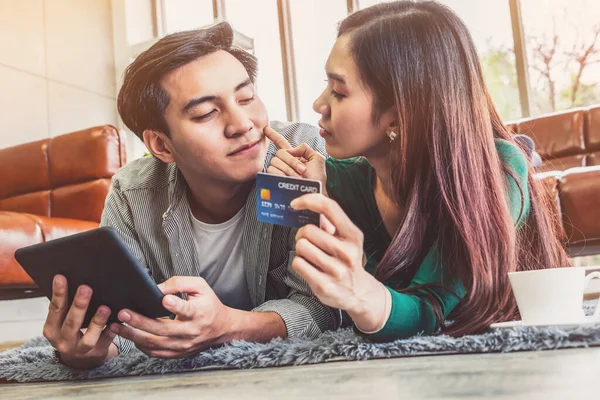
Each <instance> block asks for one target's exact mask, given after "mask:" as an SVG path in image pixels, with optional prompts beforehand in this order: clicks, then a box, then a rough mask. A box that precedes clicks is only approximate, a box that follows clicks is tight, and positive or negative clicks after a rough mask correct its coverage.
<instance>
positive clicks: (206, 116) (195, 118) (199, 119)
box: [192, 110, 217, 121]
mask: <svg viewBox="0 0 600 400" xmlns="http://www.w3.org/2000/svg"><path fill="white" fill-rule="evenodd" d="M216 112H217V110H212V111H211V112H209V113H208V114H204V115H201V116H199V117H194V118H192V120H194V121H204V120H205V119H207V118H208V117H210V116H211V115H213V114H214V113H216Z"/></svg>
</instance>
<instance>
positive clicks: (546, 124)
mask: <svg viewBox="0 0 600 400" xmlns="http://www.w3.org/2000/svg"><path fill="white" fill-rule="evenodd" d="M584 117H585V111H584V110H583V109H576V110H571V111H567V112H563V113H557V114H551V115H546V116H542V117H536V118H529V119H526V120H522V121H521V122H519V126H518V132H519V133H520V134H524V135H527V136H529V137H531V138H532V139H533V140H534V142H535V150H536V151H537V152H538V153H539V154H540V156H542V158H543V159H544V160H546V159H552V158H558V157H565V156H571V155H576V154H582V153H584V152H585V145H584V138H583V129H584Z"/></svg>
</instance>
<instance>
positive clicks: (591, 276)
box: [583, 271, 600, 318]
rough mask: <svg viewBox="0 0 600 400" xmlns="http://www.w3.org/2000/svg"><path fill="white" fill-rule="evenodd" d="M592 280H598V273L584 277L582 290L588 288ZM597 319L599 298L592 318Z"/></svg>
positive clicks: (599, 306) (599, 274)
mask: <svg viewBox="0 0 600 400" xmlns="http://www.w3.org/2000/svg"><path fill="white" fill-rule="evenodd" d="M593 279H600V272H598V271H594V272H591V273H589V274H587V275H586V277H585V281H584V283H583V287H584V290H585V288H587V287H588V285H589V284H590V282H591V281H592V280H593ZM598 317H600V298H598V301H597V302H596V311H594V315H593V316H592V318H598Z"/></svg>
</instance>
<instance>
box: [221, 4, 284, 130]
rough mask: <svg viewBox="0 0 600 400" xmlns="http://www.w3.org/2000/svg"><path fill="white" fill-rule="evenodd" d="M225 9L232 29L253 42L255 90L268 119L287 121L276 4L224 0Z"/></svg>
mask: <svg viewBox="0 0 600 400" xmlns="http://www.w3.org/2000/svg"><path fill="white" fill-rule="evenodd" d="M225 7H226V8H225V12H226V15H227V20H228V22H229V23H230V24H231V26H232V27H233V29H235V30H236V31H237V32H240V33H242V34H244V35H246V36H249V37H250V38H252V39H253V41H254V55H255V56H256V57H257V58H258V80H257V85H256V87H257V90H258V94H259V96H260V98H261V100H262V101H263V102H264V103H265V106H266V107H267V111H268V112H269V118H270V119H271V120H279V121H287V112H286V100H285V89H284V86H283V66H282V58H281V42H280V35H279V19H278V14H277V0H253V1H251V2H250V1H248V0H227V1H226V2H225ZM257 21H260V23H258V22H257Z"/></svg>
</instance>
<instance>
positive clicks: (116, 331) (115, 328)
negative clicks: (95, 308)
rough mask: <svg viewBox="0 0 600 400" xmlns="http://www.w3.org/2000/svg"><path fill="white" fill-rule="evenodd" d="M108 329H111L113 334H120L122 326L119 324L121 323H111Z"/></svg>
mask: <svg viewBox="0 0 600 400" xmlns="http://www.w3.org/2000/svg"><path fill="white" fill-rule="evenodd" d="M108 329H110V331H111V332H112V333H113V334H115V335H118V334H119V329H121V328H120V325H119V324H111V325H110V326H109V327H108Z"/></svg>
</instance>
